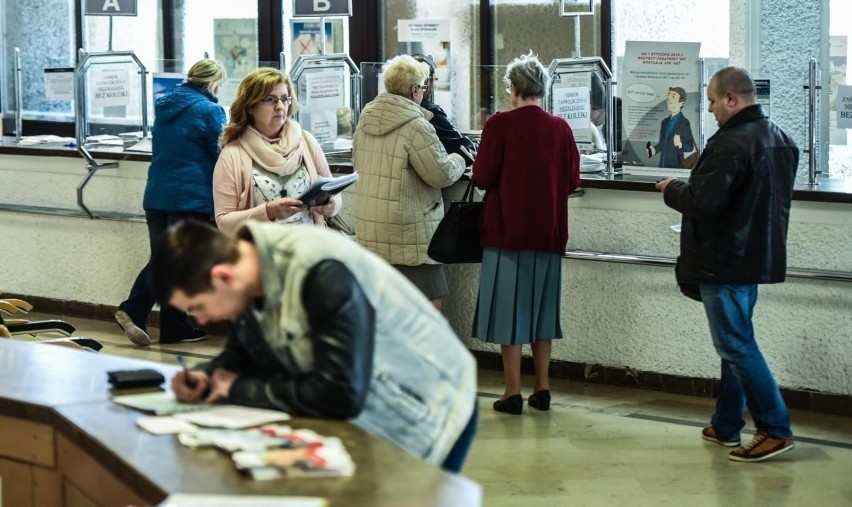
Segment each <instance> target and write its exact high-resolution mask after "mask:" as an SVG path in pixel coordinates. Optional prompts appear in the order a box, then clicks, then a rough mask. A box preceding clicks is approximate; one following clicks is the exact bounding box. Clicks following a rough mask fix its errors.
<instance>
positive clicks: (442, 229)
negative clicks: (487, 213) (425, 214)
mask: <svg viewBox="0 0 852 507" xmlns="http://www.w3.org/2000/svg"><path fill="white" fill-rule="evenodd" d="M483 204H484V203H483V202H481V201H474V200H473V180H471V181H470V182H469V183H468V184H467V189H466V190H465V191H464V196H462V199H461V201H452V202H450V207H449V209H447V213H446V214H445V215H444V218H443V219H441V223H439V224H438V228H437V229H435V234H433V235H432V240H431V241H430V242H429V249H428V250H427V253H428V254H429V257H431V258H432V259H434V260H436V261H438V262H442V263H444V264H456V263H463V262H468V263H477V262H482V244H481V243H480V241H479V237H480V229H479V216H480V215H481V213H482V206H483Z"/></svg>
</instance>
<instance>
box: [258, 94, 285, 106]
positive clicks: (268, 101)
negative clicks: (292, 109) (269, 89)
mask: <svg viewBox="0 0 852 507" xmlns="http://www.w3.org/2000/svg"><path fill="white" fill-rule="evenodd" d="M279 101H280V102H281V103H282V104H284V105H285V106H289V105H290V103H291V102H293V97H290V96H289V95H284V96H282V97H276V96H274V95H270V96H269V97H266V98H265V99H263V100H261V101H260V103H261V104H263V105H264V106H266V107H275V106H276V105H277V104H278V102H279Z"/></svg>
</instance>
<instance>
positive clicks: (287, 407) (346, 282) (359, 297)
mask: <svg viewBox="0 0 852 507" xmlns="http://www.w3.org/2000/svg"><path fill="white" fill-rule="evenodd" d="M302 304H303V305H304V307H305V311H306V313H307V315H308V325H309V328H310V331H309V333H310V336H311V340H312V342H313V354H314V369H313V370H312V371H309V372H306V373H304V374H302V375H299V376H297V377H293V376H292V375H291V373H290V372H280V373H276V374H274V375H271V376H269V377H266V378H264V377H258V376H249V375H247V376H241V377H240V378H239V379H237V381H236V382H235V383H234V385H233V387H232V388H231V393H230V396H229V401H230V402H232V403H237V404H241V405H249V406H257V407H265V408H274V409H278V410H283V411H285V412H288V413H290V414H293V415H306V416H319V417H332V418H340V419H346V418H352V417H355V416H357V415H358V414H359V413H360V412H361V409H362V407H363V406H364V400H365V398H366V396H367V392H368V390H369V387H370V379H371V375H372V363H373V345H374V341H375V310H374V309H373V307H372V306H371V305H370V302H369V301H368V300H367V297H366V295H365V294H364V292H363V290H362V289H361V287H360V285H359V284H358V282H357V281H356V280H355V277H354V276H352V273H351V272H350V271H349V270H348V269H347V268H346V266H345V265H344V264H343V263H341V262H339V261H333V260H326V261H322V262H320V263H318V264H317V265H316V266H314V267H313V268H311V269H310V271H308V273H307V275H306V276H305V280H304V284H303V286H302Z"/></svg>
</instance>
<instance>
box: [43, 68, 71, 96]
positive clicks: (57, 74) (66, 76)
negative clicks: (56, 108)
mask: <svg viewBox="0 0 852 507" xmlns="http://www.w3.org/2000/svg"><path fill="white" fill-rule="evenodd" d="M44 98H45V100H74V68H73V67H56V68H46V69H44Z"/></svg>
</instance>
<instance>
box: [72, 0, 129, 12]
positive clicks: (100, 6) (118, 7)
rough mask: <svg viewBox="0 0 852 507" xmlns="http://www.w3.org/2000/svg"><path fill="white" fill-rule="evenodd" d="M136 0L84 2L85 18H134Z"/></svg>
mask: <svg viewBox="0 0 852 507" xmlns="http://www.w3.org/2000/svg"><path fill="white" fill-rule="evenodd" d="M137 1H138V0H86V13H85V14H86V16H136V2H137Z"/></svg>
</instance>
